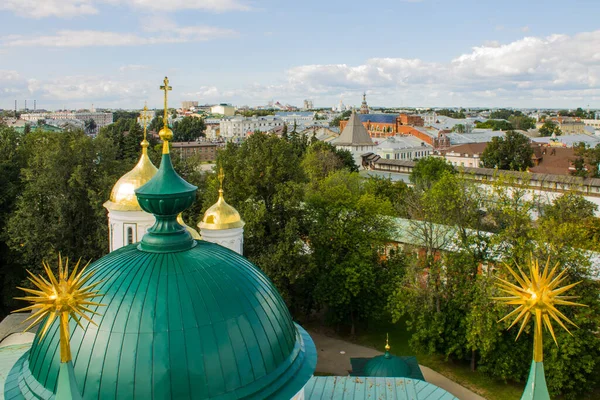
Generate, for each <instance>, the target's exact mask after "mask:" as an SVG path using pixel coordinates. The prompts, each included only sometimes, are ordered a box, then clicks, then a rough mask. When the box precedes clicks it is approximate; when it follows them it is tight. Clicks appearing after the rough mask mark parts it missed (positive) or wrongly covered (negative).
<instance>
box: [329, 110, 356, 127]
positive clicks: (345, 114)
mask: <svg viewBox="0 0 600 400" xmlns="http://www.w3.org/2000/svg"><path fill="white" fill-rule="evenodd" d="M351 114H352V111H350V110H348V111H344V112H343V113H341V114H340V115H338V116H337V117H335V118H334V119H333V120H332V121H331V122H330V123H329V126H331V127H339V126H340V121H347V120H348V118H350V115H351Z"/></svg>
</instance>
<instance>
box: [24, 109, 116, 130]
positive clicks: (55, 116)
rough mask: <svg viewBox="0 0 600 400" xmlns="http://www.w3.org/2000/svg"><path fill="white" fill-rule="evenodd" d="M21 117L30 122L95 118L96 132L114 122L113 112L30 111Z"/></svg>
mask: <svg viewBox="0 0 600 400" xmlns="http://www.w3.org/2000/svg"><path fill="white" fill-rule="evenodd" d="M21 119H22V120H25V121H30V122H37V121H38V120H40V119H45V120H55V121H68V120H79V121H88V120H90V119H93V120H94V122H95V123H96V132H97V131H98V130H99V129H100V128H102V127H103V126H106V125H110V124H112V123H113V114H112V113H110V112H106V113H104V112H91V111H82V112H72V111H58V112H43V113H28V114H21Z"/></svg>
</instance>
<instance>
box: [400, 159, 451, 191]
mask: <svg viewBox="0 0 600 400" xmlns="http://www.w3.org/2000/svg"><path fill="white" fill-rule="evenodd" d="M445 172H450V173H454V172H455V170H454V167H453V166H452V164H450V163H448V162H447V161H446V160H445V159H443V158H440V157H425V158H421V159H419V160H417V163H416V164H415V166H414V168H413V170H412V172H411V173H410V177H409V179H410V182H411V183H412V184H413V185H415V188H417V189H419V190H425V189H429V188H430V187H431V186H432V185H433V184H434V183H435V182H436V181H438V180H439V179H440V178H441V177H442V176H443V175H444V173H445Z"/></svg>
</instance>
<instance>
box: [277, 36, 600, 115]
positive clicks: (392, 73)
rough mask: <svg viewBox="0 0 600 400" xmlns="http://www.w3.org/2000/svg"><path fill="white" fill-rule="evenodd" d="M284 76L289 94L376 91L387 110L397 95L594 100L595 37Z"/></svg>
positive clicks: (598, 87) (598, 42) (313, 68)
mask: <svg viewBox="0 0 600 400" xmlns="http://www.w3.org/2000/svg"><path fill="white" fill-rule="evenodd" d="M287 74H288V87H289V88H290V89H294V90H298V91H300V92H303V93H307V94H310V93H313V94H315V95H321V96H333V95H335V94H338V96H339V93H342V92H344V91H353V92H354V93H355V95H356V94H357V93H359V92H361V91H363V90H369V89H376V90H378V91H380V92H381V93H382V94H381V97H380V99H381V102H382V103H384V102H385V104H390V100H389V99H391V98H395V99H398V98H400V97H401V96H404V97H406V98H407V101H408V99H409V98H412V99H415V100H417V102H420V101H425V100H426V99H427V98H428V96H427V93H431V92H436V93H444V94H443V95H442V96H439V97H440V98H446V99H452V98H454V99H456V98H457V97H459V98H462V99H464V101H466V102H468V104H477V103H478V102H479V101H484V102H485V101H487V100H489V99H500V100H502V101H507V102H509V101H511V99H514V98H518V96H522V95H525V96H528V95H529V96H536V97H539V98H543V96H544V95H542V93H547V94H548V96H550V98H552V97H554V98H557V97H560V98H561V99H563V100H564V99H565V98H571V97H581V96H586V98H589V96H591V97H592V98H593V99H598V95H599V93H600V31H596V32H587V33H580V34H577V35H575V36H567V35H551V36H548V37H525V38H523V39H520V40H516V41H513V42H511V43H507V44H503V45H501V44H499V43H497V42H490V43H486V44H484V45H481V46H477V47H474V48H473V49H472V51H471V52H469V53H465V54H461V55H459V56H457V57H455V58H454V59H452V60H450V61H449V62H427V61H423V60H419V59H404V58H371V59H368V60H366V61H365V62H364V63H363V64H361V65H346V64H329V65H304V66H298V67H294V68H291V69H290V70H288V71H287ZM578 90H579V91H580V92H577V91H578ZM558 93H564V96H559V95H558ZM577 93H579V95H576V94H577ZM583 93H585V95H584V94H583ZM486 99H487V100H486ZM544 100H548V98H546V99H544ZM598 100H600V99H598ZM599 105H600V104H599Z"/></svg>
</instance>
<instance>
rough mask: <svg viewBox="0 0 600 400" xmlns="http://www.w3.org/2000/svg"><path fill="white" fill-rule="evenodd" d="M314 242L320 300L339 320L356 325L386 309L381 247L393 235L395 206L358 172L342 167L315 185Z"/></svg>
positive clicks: (311, 194)
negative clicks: (368, 186) (375, 192)
mask: <svg viewBox="0 0 600 400" xmlns="http://www.w3.org/2000/svg"><path fill="white" fill-rule="evenodd" d="M306 207H307V209H308V213H309V215H310V218H309V220H310V230H309V235H308V243H310V248H311V264H312V265H313V270H315V271H316V274H317V275H318V278H317V284H316V287H315V297H316V299H317V301H318V302H319V303H320V304H321V305H323V306H326V309H327V310H328V311H329V316H330V318H331V319H332V321H334V322H338V323H339V322H342V321H348V322H349V324H350V328H351V334H354V333H355V328H356V325H357V324H358V323H359V322H361V321H367V320H368V318H369V317H370V316H373V315H374V314H375V313H379V312H381V311H382V310H383V308H384V307H383V306H384V305H385V302H386V300H387V295H388V293H385V291H384V290H383V288H382V287H381V286H380V285H378V282H381V281H382V279H380V274H381V273H382V271H381V267H380V259H381V256H380V253H379V251H380V249H381V248H382V247H383V246H384V245H385V244H386V243H387V242H388V241H389V238H390V237H391V229H392V224H391V220H390V218H388V217H386V216H389V215H392V214H393V208H392V206H391V204H390V202H389V200H387V199H386V198H384V197H378V196H375V195H373V194H372V193H368V192H367V191H366V190H365V187H364V183H363V180H362V178H361V177H360V176H359V175H358V174H357V173H350V172H348V171H337V172H334V173H332V174H330V175H329V176H328V177H327V178H325V179H324V180H322V181H320V182H319V183H318V185H317V186H316V187H314V188H310V189H309V191H308V193H307V196H306Z"/></svg>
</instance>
